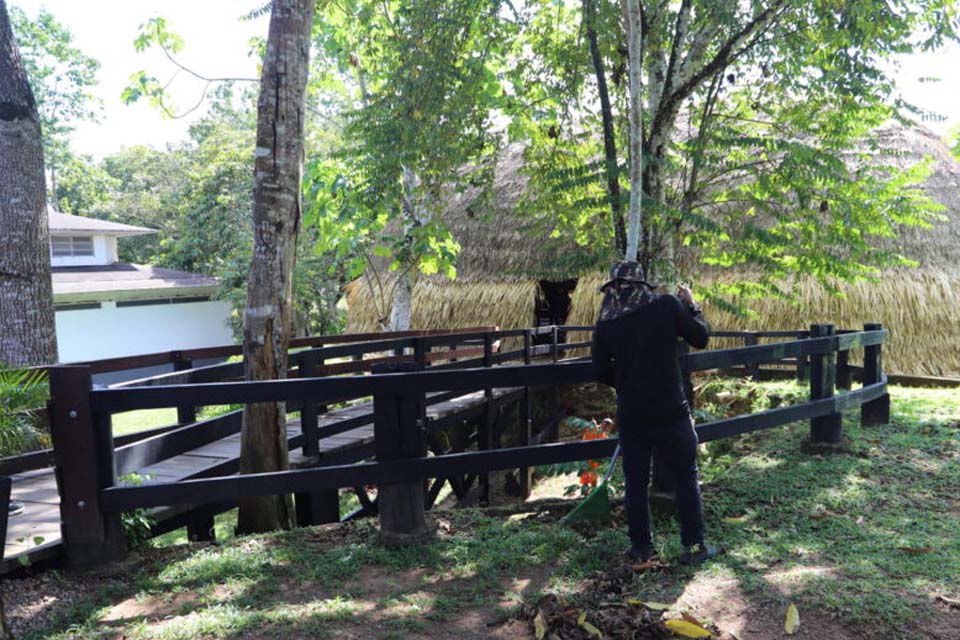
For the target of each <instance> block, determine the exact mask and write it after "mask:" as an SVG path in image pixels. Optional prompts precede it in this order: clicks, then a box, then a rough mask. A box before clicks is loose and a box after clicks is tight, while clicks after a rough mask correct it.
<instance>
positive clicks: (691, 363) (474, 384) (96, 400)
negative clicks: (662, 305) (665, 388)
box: [91, 330, 887, 413]
mask: <svg viewBox="0 0 960 640" xmlns="http://www.w3.org/2000/svg"><path fill="white" fill-rule="evenodd" d="M886 337H887V331H886V330H879V331H864V332H859V333H853V334H844V335H839V336H829V337H822V338H807V339H804V340H797V341H794V342H779V343H774V344H763V345H756V346H752V347H739V348H736V349H719V350H716V351H700V352H697V353H690V354H687V355H686V356H685V358H686V366H687V369H688V370H689V371H706V370H712V369H727V368H732V367H735V366H739V365H744V364H753V363H761V362H777V361H779V360H783V359H785V358H791V357H793V358H796V357H800V356H813V355H823V354H827V353H833V352H836V351H838V350H849V349H853V348H856V347H863V346H871V345H878V344H881V343H882V342H883V341H884V340H885V339H886ZM592 379H593V365H592V363H591V362H589V361H581V362H564V363H558V364H532V365H517V366H503V367H497V368H495V369H470V370H463V371H424V372H416V373H402V374H374V375H370V376H364V377H351V378H326V379H324V378H315V379H305V380H271V381H266V382H222V383H206V384H192V385H169V386H157V387H138V388H116V389H95V390H94V391H92V392H91V402H92V404H93V406H94V408H95V409H96V410H98V411H104V412H108V413H118V412H121V411H131V410H134V409H158V408H164V407H175V406H178V405H179V404H183V403H189V404H193V405H197V406H204V405H224V404H244V403H248V402H281V401H285V400H299V401H303V400H313V401H317V402H330V401H334V400H339V399H343V398H351V397H361V396H367V395H375V394H377V393H385V392H390V393H420V392H422V393H428V392H431V391H452V390H476V389H483V388H487V387H492V388H502V387H516V386H537V385H548V384H575V383H580V382H587V381H590V380H592Z"/></svg>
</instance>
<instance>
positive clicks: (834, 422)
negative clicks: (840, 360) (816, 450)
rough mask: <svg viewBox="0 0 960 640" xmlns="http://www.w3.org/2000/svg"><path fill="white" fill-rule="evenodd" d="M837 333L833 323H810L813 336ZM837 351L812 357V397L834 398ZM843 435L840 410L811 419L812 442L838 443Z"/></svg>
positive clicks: (818, 398)
mask: <svg viewBox="0 0 960 640" xmlns="http://www.w3.org/2000/svg"><path fill="white" fill-rule="evenodd" d="M833 335H835V330H834V326H833V325H832V324H813V325H810V337H811V338H824V337H829V336H833ZM836 357H837V354H836V351H831V352H830V353H821V354H817V355H814V356H811V357H810V399H811V400H821V399H823V398H832V397H833V391H834V384H835V382H836V380H835V378H836V374H837V363H836ZM842 437H843V416H842V415H841V414H840V413H839V412H834V413H830V414H827V415H825V416H820V417H818V418H811V419H810V442H811V443H828V444H836V443H838V442H840V440H841V439H842Z"/></svg>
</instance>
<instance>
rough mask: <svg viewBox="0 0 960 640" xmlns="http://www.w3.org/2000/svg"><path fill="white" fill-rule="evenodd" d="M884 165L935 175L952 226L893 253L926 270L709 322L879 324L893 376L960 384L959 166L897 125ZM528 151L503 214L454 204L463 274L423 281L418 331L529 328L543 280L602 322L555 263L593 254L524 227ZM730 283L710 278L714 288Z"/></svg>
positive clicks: (583, 281)
mask: <svg viewBox="0 0 960 640" xmlns="http://www.w3.org/2000/svg"><path fill="white" fill-rule="evenodd" d="M876 136H877V139H878V146H879V147H880V149H882V150H884V151H883V152H882V153H880V154H878V155H876V156H875V161H876V163H877V164H882V165H888V166H889V165H893V166H896V167H898V168H906V167H909V166H912V165H914V164H916V163H917V162H920V161H921V160H924V159H925V158H929V159H930V160H931V161H932V166H931V174H930V176H929V177H928V178H927V180H926V181H925V183H924V188H925V190H926V192H927V194H928V195H930V197H931V198H932V199H933V200H935V201H936V202H938V203H940V204H942V205H944V206H945V207H946V211H944V212H943V214H944V215H945V216H946V217H947V221H946V222H944V223H940V224H937V225H936V226H935V227H934V228H933V229H922V228H907V229H903V230H902V231H901V235H900V237H899V238H898V239H897V240H896V242H895V246H896V247H897V248H898V250H899V251H900V252H901V253H903V254H904V255H906V256H907V257H909V258H912V259H914V260H917V261H918V262H919V263H920V267H919V268H918V269H904V268H898V269H896V270H891V271H888V272H887V276H885V277H884V279H882V281H881V282H879V283H870V282H862V283H858V284H853V285H843V286H841V287H840V289H841V291H842V293H843V294H844V297H837V296H834V295H831V294H829V293H827V292H826V291H825V290H823V288H822V287H821V286H820V285H818V284H817V283H816V282H814V281H812V280H810V279H806V278H800V279H799V280H798V281H797V282H795V283H792V284H788V285H785V286H788V287H789V288H791V289H792V290H793V291H795V292H796V294H797V297H798V299H799V301H800V302H799V303H798V304H797V305H796V306H795V305H793V304H791V303H789V302H786V301H782V300H764V301H762V302H761V301H748V302H746V303H745V304H746V306H747V307H748V308H751V309H753V310H754V311H756V312H757V314H758V315H757V317H756V318H752V319H749V318H740V317H737V316H734V315H732V314H729V313H726V312H723V311H721V310H719V309H710V308H709V305H708V306H707V308H706V312H707V314H708V317H709V320H710V322H711V324H712V325H713V326H714V327H715V328H717V329H728V330H738V329H743V330H760V329H764V330H780V329H783V330H789V329H801V328H804V327H807V326H808V325H809V324H811V323H814V322H833V323H834V324H836V325H837V326H838V327H843V328H856V327H858V326H860V325H861V324H862V323H864V322H882V323H883V324H884V325H885V326H887V327H888V328H889V329H890V330H891V340H890V343H889V345H888V346H887V347H886V348H885V349H884V360H885V367H886V368H887V369H888V370H890V371H895V372H902V373H916V374H929V375H949V376H960V323H958V322H957V321H956V319H955V309H958V308H960V163H958V162H957V161H956V160H955V159H954V158H953V157H952V156H951V154H950V152H949V150H948V149H947V147H946V146H945V145H944V144H943V142H942V141H940V140H939V139H938V138H937V136H936V135H935V134H933V133H932V132H930V131H929V130H927V129H924V128H906V127H903V126H901V125H898V124H888V125H885V126H884V127H881V128H880V129H879V130H878V131H877V132H876ZM522 160H523V158H522V149H521V148H520V147H518V146H511V147H510V148H508V149H507V150H506V153H505V154H504V155H503V157H502V159H501V161H500V163H499V164H498V167H497V173H496V178H495V180H494V193H495V205H494V206H493V207H492V209H491V210H489V211H474V210H472V209H471V207H470V206H469V204H470V203H471V202H472V201H473V200H474V199H476V195H477V193H478V190H476V189H474V190H468V191H467V192H465V193H461V194H457V195H455V196H454V197H452V198H451V204H450V206H449V207H448V209H447V211H446V212H445V213H444V220H445V222H446V224H447V225H448V226H449V227H450V229H451V230H452V232H453V235H454V237H455V238H456V239H457V240H458V241H459V242H460V243H461V244H462V245H463V250H462V253H461V255H460V260H459V266H458V269H459V276H458V278H457V280H456V281H455V282H452V283H451V282H449V281H445V280H442V279H439V278H426V279H421V280H420V281H419V282H418V283H417V286H416V288H415V290H414V305H413V323H414V326H415V327H423V328H430V327H440V326H443V327H457V326H460V327H462V326H469V325H481V324H499V325H500V326H502V327H504V328H508V327H509V328H512V327H520V326H525V325H529V324H530V323H531V322H532V321H533V306H534V300H535V299H536V296H537V295H538V285H537V282H538V280H539V279H562V278H566V277H579V284H578V286H577V288H576V290H575V291H574V293H573V296H572V304H571V311H570V316H569V318H568V323H569V324H592V323H593V322H594V321H595V320H596V314H597V309H598V307H599V303H600V296H599V294H598V293H597V286H598V285H599V284H601V282H602V281H603V277H604V276H603V274H602V273H601V272H599V271H593V270H588V271H587V272H586V273H577V272H576V270H573V269H569V268H563V267H561V268H557V265H567V264H571V262H570V261H569V260H566V259H565V258H567V257H568V256H570V255H571V254H573V253H574V252H577V251H580V252H581V253H580V254H577V259H576V260H575V261H574V262H575V263H579V264H584V263H587V262H589V259H584V256H585V254H584V253H583V251H584V250H582V249H578V248H576V247H575V246H572V243H566V244H562V243H559V242H556V241H551V240H550V239H549V238H546V237H545V235H546V234H545V233H541V234H540V235H539V236H536V235H531V229H530V228H529V227H530V224H529V217H518V216H517V212H516V207H517V204H518V203H520V202H522V199H523V190H524V188H525V186H526V180H525V177H524V176H523V173H522V171H520V168H521V167H522ZM731 277H735V276H733V275H731V274H726V275H706V274H705V277H704V282H702V283H700V284H701V285H703V284H709V283H710V282H711V281H716V280H718V279H720V278H725V279H726V278H731ZM367 298H368V296H367V295H366V294H364V292H363V291H362V288H361V287H359V286H358V283H355V284H354V285H351V287H350V288H349V289H348V304H349V306H350V327H349V328H350V330H376V328H377V327H376V314H375V312H374V311H373V310H372V309H373V306H374V305H373V304H372V303H371V302H370V301H369V300H368V299H367Z"/></svg>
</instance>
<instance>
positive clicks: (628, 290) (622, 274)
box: [598, 260, 657, 321]
mask: <svg viewBox="0 0 960 640" xmlns="http://www.w3.org/2000/svg"><path fill="white" fill-rule="evenodd" d="M653 288H654V287H653V285H652V284H650V283H649V282H647V281H646V280H644V279H643V267H641V266H640V264H639V263H637V262H633V261H632V260H620V261H618V262H616V263H614V265H613V266H612V267H610V281H609V282H606V283H605V284H604V285H603V286H602V287H600V291H602V292H603V294H604V296H603V302H602V303H601V305H600V317H599V318H598V321H603V320H614V319H616V318H619V317H621V316H624V315H626V314H628V313H632V312H634V311H636V310H637V309H639V308H640V307H643V306H646V305H647V304H649V303H650V302H652V301H653V300H655V299H656V297H657V296H655V295H654V294H653V292H652V291H651V289H653Z"/></svg>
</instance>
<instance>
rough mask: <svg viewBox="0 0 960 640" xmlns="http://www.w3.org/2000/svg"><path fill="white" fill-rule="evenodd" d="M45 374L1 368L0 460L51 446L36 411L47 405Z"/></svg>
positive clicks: (30, 370) (33, 370) (38, 371)
mask: <svg viewBox="0 0 960 640" xmlns="http://www.w3.org/2000/svg"><path fill="white" fill-rule="evenodd" d="M48 394H49V392H48V388H47V376H46V373H44V372H43V371H40V370H36V369H8V368H6V367H3V366H2V365H0V458H4V457H7V456H15V455H20V454H22V453H27V452H30V451H35V450H37V449H43V448H46V447H49V446H50V436H49V434H48V433H46V431H44V429H43V428H42V427H41V425H40V419H39V417H38V416H37V413H36V410H37V409H40V408H42V407H43V406H44V405H46V402H47V397H48Z"/></svg>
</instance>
